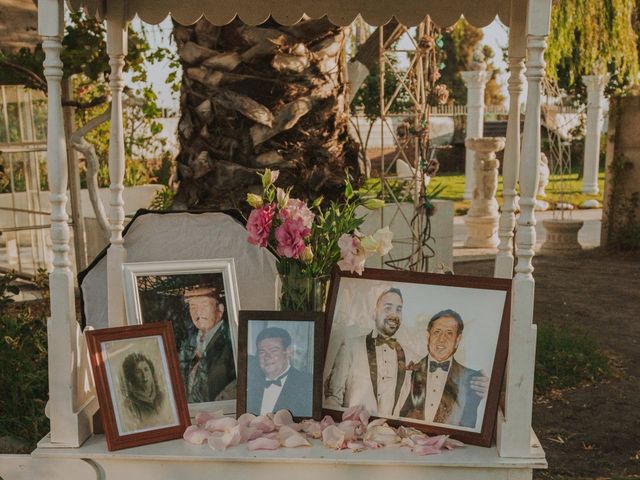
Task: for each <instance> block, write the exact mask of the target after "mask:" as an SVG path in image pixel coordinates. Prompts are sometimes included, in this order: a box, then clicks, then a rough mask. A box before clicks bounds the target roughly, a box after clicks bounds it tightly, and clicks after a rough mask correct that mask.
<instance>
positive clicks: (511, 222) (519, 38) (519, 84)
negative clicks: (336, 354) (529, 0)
mask: <svg viewBox="0 0 640 480" xmlns="http://www.w3.org/2000/svg"><path fill="white" fill-rule="evenodd" d="M526 16H527V11H526V9H525V8H512V9H511V22H510V23H509V71H510V72H511V75H510V76H509V120H508V122H507V144H506V146H505V148H504V159H503V163H502V182H503V190H502V212H501V214H500V223H499V226H498V237H499V238H500V243H499V245H498V254H497V255H496V263H495V270H494V277H497V278H512V277H513V264H514V258H513V238H514V230H515V227H516V215H515V211H516V209H517V207H518V205H517V200H516V183H517V179H518V170H519V166H520V96H521V95H522V92H523V91H524V74H523V72H524V56H525V53H526V52H525V48H526V42H525V35H526V28H527V25H526V23H527V18H526Z"/></svg>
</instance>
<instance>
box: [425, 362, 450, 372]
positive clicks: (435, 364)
mask: <svg viewBox="0 0 640 480" xmlns="http://www.w3.org/2000/svg"><path fill="white" fill-rule="evenodd" d="M449 365H451V362H442V363H438V362H434V361H433V360H432V361H430V362H429V373H433V372H435V371H436V370H437V369H439V368H441V369H442V370H443V371H444V372H448V371H449Z"/></svg>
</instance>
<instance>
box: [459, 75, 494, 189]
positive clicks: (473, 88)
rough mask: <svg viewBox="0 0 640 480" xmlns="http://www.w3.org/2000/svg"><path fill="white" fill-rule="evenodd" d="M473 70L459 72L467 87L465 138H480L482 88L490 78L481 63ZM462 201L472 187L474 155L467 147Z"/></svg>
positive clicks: (481, 129)
mask: <svg viewBox="0 0 640 480" xmlns="http://www.w3.org/2000/svg"><path fill="white" fill-rule="evenodd" d="M474 66H475V67H476V69H475V70H472V71H468V72H461V75H462V80H463V81H464V84H465V86H466V87H467V132H466V136H465V138H467V139H468V138H479V137H482V133H483V128H484V87H485V85H486V83H487V81H488V80H489V78H491V73H490V72H487V70H486V69H487V67H486V65H485V64H483V63H475V64H474ZM464 165H465V167H464V199H465V200H469V199H471V198H472V197H473V186H474V183H473V182H474V181H475V179H474V176H473V169H474V166H473V165H474V155H473V151H472V150H471V149H469V148H468V147H467V150H466V152H465V161H464Z"/></svg>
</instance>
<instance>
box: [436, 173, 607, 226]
mask: <svg viewBox="0 0 640 480" xmlns="http://www.w3.org/2000/svg"><path fill="white" fill-rule="evenodd" d="M440 185H442V186H444V190H443V191H442V192H441V193H440V194H439V195H438V198H441V199H444V200H452V201H453V202H454V205H455V211H456V214H457V215H462V214H464V213H466V212H467V210H468V209H469V206H470V205H471V201H470V200H464V199H463V198H462V196H463V193H464V175H460V174H457V175H447V174H444V175H438V176H436V177H433V178H432V179H431V183H430V184H429V187H430V189H433V188H436V187H438V186H440ZM598 186H599V189H600V193H599V194H598V195H585V194H584V193H582V192H581V189H582V179H578V173H572V174H569V175H552V176H551V178H550V179H549V185H547V188H546V193H547V196H546V197H538V198H539V199H541V200H546V201H547V202H549V203H550V204H551V205H552V206H553V205H554V204H556V203H558V202H561V201H562V202H566V203H570V204H572V205H573V206H575V207H577V206H578V205H580V204H581V203H582V202H583V201H585V200H590V199H596V200H598V201H599V202H600V203H602V192H603V190H604V172H600V173H599V174H598ZM496 196H497V199H498V203H499V204H501V205H502V176H500V177H498V193H497V195H496Z"/></svg>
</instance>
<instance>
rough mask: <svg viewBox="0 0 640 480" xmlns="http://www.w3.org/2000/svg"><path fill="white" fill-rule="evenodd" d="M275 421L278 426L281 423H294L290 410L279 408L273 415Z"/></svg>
mask: <svg viewBox="0 0 640 480" xmlns="http://www.w3.org/2000/svg"><path fill="white" fill-rule="evenodd" d="M273 423H275V424H276V426H277V427H279V426H281V425H289V424H290V423H293V416H292V415H291V412H290V411H289V410H279V411H277V412H276V413H275V415H274V416H273Z"/></svg>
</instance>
